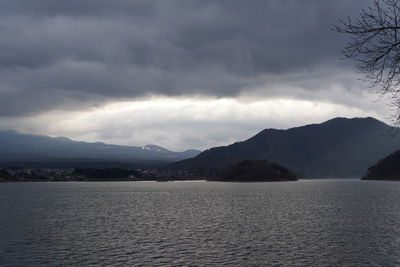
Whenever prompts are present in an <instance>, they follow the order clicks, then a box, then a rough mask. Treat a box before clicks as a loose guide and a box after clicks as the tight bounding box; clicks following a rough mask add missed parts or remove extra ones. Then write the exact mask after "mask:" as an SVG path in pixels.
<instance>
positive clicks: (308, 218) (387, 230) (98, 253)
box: [0, 180, 400, 266]
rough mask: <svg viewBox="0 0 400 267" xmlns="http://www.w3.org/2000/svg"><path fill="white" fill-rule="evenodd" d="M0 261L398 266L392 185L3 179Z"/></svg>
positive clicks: (399, 225)
mask: <svg viewBox="0 0 400 267" xmlns="http://www.w3.org/2000/svg"><path fill="white" fill-rule="evenodd" d="M0 265H1V266H66V265H68V266H87V265H103V266H126V265H127V266H132V265H145V266H155V265H160V266H182V265H183V266H187V265H191V266H192V265H194V266H196V265H201V266H205V265H207V266H210V265H211V266H212V265H214V266H221V265H228V266H253V265H257V266H260V265H268V266H269V265H284V266H291V265H293V266H294V265H296V266H302V265H303V266H310V265H311V266H332V265H333V266H339V265H351V266H365V265H376V266H394V265H400V183H396V182H373V181H355V180H315V181H300V182H286V183H217V182H215V183H214V182H173V183H156V182H109V183H107V182H106V183H94V182H92V183H90V182H89V183H83V182H81V183H3V184H0Z"/></svg>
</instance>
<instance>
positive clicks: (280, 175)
mask: <svg viewBox="0 0 400 267" xmlns="http://www.w3.org/2000/svg"><path fill="white" fill-rule="evenodd" d="M214 180H218V181H240V182H249V181H253V182H268V181H270V182H274V181H295V180H296V176H295V175H294V174H293V173H291V172H290V171H289V170H288V169H286V168H285V167H282V166H279V165H278V164H275V163H272V164H269V163H268V162H266V161H265V160H243V161H239V162H237V163H234V164H232V165H229V166H228V167H226V168H225V169H223V170H222V171H221V172H220V173H218V175H217V176H216V177H215V179H214Z"/></svg>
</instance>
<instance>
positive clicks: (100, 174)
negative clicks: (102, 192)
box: [0, 168, 194, 182]
mask: <svg viewBox="0 0 400 267" xmlns="http://www.w3.org/2000/svg"><path fill="white" fill-rule="evenodd" d="M191 177H193V178H194V176H193V175H192V174H190V173H188V172H186V171H169V170H168V171H165V170H160V169H123V168H75V169H73V168H29V169H24V168H14V169H11V168H10V169H8V168H7V169H6V168H2V169H0V182H35V181H37V182H43V181H48V182H68V181H164V180H166V181H168V180H180V179H185V180H187V179H189V178H191Z"/></svg>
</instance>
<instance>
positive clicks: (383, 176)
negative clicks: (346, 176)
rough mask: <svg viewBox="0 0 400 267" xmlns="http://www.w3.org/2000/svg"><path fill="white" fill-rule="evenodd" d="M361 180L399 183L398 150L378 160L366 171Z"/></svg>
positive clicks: (399, 154) (399, 158)
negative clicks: (395, 181)
mask: <svg viewBox="0 0 400 267" xmlns="http://www.w3.org/2000/svg"><path fill="white" fill-rule="evenodd" d="M362 179H363V180H399V181H400V150H398V151H396V152H394V153H393V154H390V155H389V156H387V157H386V158H384V159H382V160H380V161H379V162H378V163H377V164H375V165H374V166H372V167H370V168H369V169H368V173H367V175H366V176H365V177H363V178H362Z"/></svg>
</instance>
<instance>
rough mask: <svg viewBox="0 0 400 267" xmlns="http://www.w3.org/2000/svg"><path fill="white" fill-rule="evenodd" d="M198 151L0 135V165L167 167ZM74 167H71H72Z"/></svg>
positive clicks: (11, 133) (20, 135) (12, 134)
mask: <svg viewBox="0 0 400 267" xmlns="http://www.w3.org/2000/svg"><path fill="white" fill-rule="evenodd" d="M199 153H200V151H198V150H187V151H184V152H173V151H170V150H168V149H166V148H163V147H160V146H156V145H146V146H142V147H137V146H120V145H109V144H105V143H101V142H97V143H89V142H80V141H73V140H71V139H68V138H65V137H49V136H42V135H31V134H22V133H18V132H16V131H0V165H2V166H9V165H12V164H13V165H29V166H30V165H34V166H44V165H51V166H62V167H65V166H66V165H79V166H82V164H83V165H87V164H94V163H98V164H100V165H101V164H105V163H112V162H114V163H128V164H132V163H133V164H134V163H141V164H143V163H147V164H152V163H153V164H155V163H161V162H162V163H164V164H165V163H168V162H169V163H171V162H174V161H179V160H183V159H186V158H190V157H194V156H196V155H197V154H199ZM72 167H75V166H72Z"/></svg>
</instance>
